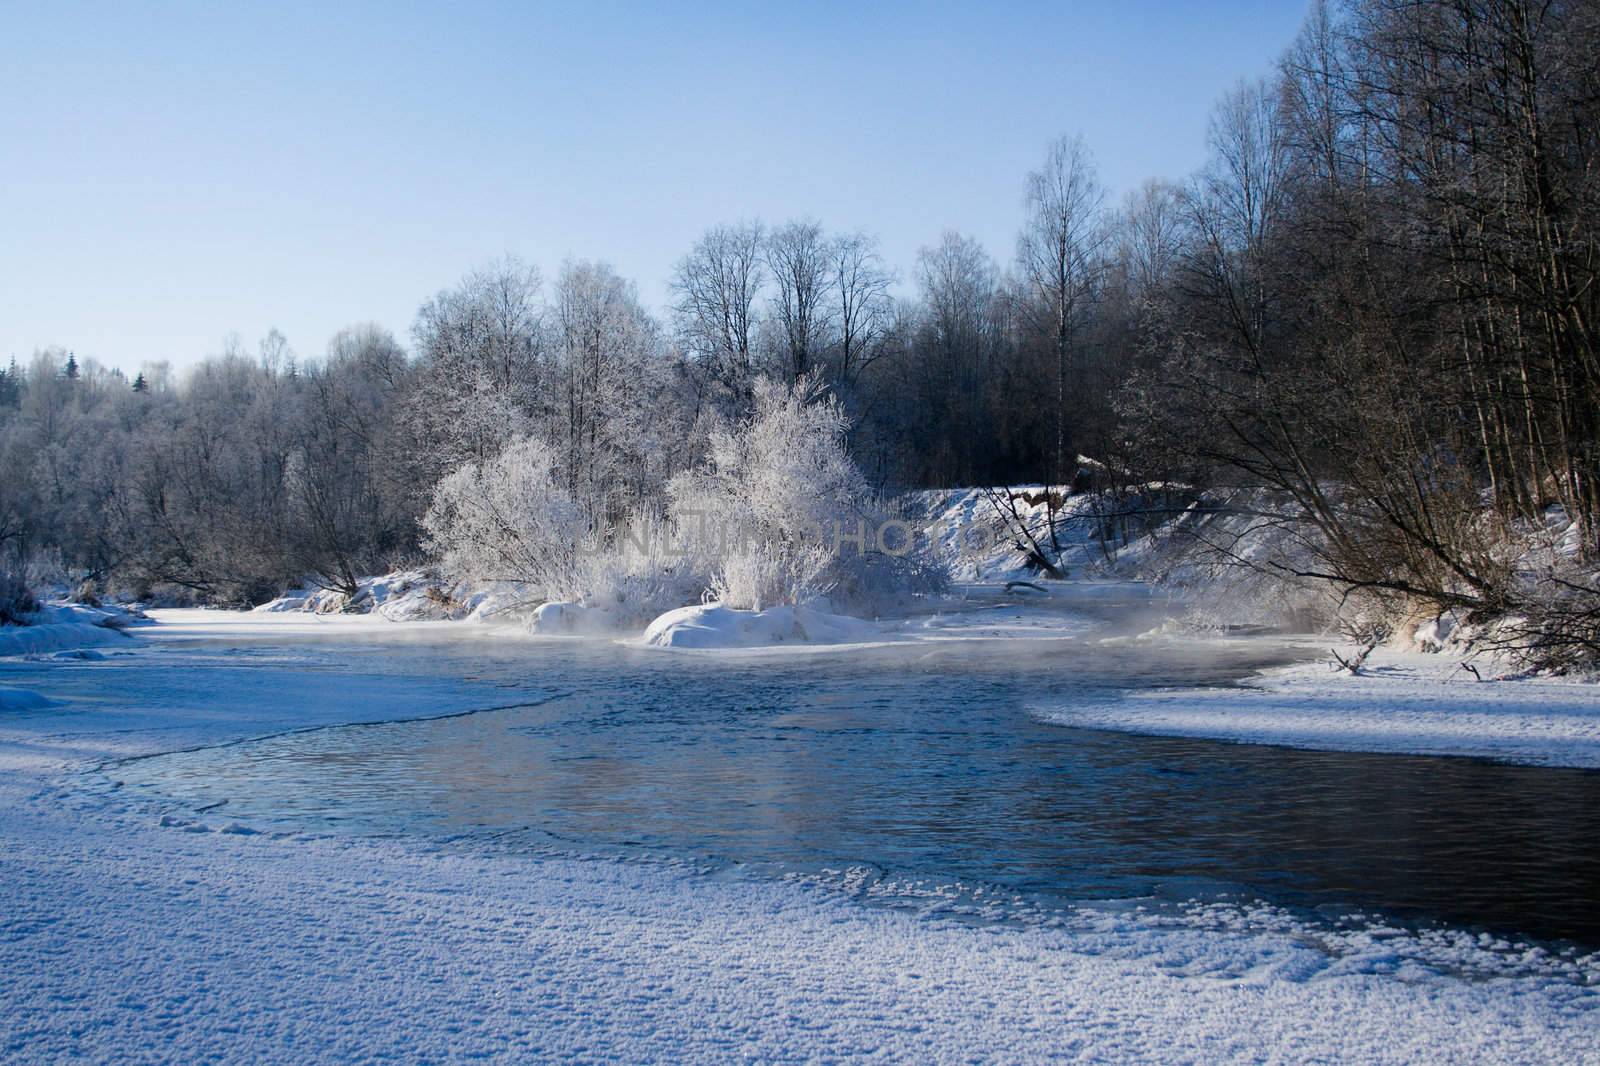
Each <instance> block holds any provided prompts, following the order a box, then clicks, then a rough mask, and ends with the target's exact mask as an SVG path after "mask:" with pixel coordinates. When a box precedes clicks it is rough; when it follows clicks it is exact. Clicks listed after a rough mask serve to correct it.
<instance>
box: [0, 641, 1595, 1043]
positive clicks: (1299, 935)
mask: <svg viewBox="0 0 1600 1066" xmlns="http://www.w3.org/2000/svg"><path fill="white" fill-rule="evenodd" d="M162 621H163V622H164V625H162V626H161V627H158V628H155V629H151V630H147V631H146V634H147V635H146V636H145V637H144V638H141V639H140V640H138V641H129V642H127V643H128V644H129V645H130V646H129V647H128V648H127V649H119V652H120V651H124V650H125V651H126V653H127V657H126V658H124V657H122V656H120V655H119V657H118V659H117V660H116V661H115V662H84V661H72V662H61V663H49V662H46V663H40V662H34V663H29V664H27V666H28V668H29V669H28V671H27V675H28V686H27V687H28V689H29V690H31V691H35V692H37V693H38V694H39V695H41V696H42V697H44V698H47V699H50V700H51V701H52V702H51V703H50V704H49V705H39V704H33V705H28V706H24V705H18V706H15V707H14V708H12V709H9V710H6V711H4V712H3V713H0V849H3V853H4V854H5V855H6V860H5V863H4V864H3V866H0V892H3V894H4V897H5V898H6V899H7V900H8V907H7V909H6V911H5V913H4V915H3V916H0V930H3V932H0V1000H3V1001H4V1002H5V1003H6V1004H7V1019H8V1026H7V1033H6V1035H5V1036H4V1038H3V1042H0V1054H3V1055H4V1056H5V1057H6V1058H10V1059H15V1060H17V1061H30V1062H31V1061H52V1060H60V1059H62V1058H66V1057H70V1056H73V1055H80V1056H86V1057H89V1058H94V1059H127V1058H135V1059H141V1058H142V1059H165V1060H173V1059H188V1060H192V1059H197V1058H216V1059H220V1060H225V1061H297V1062H305V1061H319V1060H334V1059H340V1060H344V1059H349V1058H353V1057H362V1056H393V1057H403V1058H415V1057H424V1058H430V1059H456V1058H467V1057H474V1056H499V1057H520V1058H529V1057H538V1056H544V1057H551V1058H553V1057H562V1058H570V1059H576V1060H600V1061H641V1060H646V1059H661V1058H672V1059H678V1060H707V1059H716V1058H726V1057H730V1056H741V1057H754V1058H758V1059H766V1060H774V1059H780V1060H781V1059H802V1058H804V1059H814V1058H828V1059H832V1058H842V1057H847V1056H867V1057H876V1058H879V1059H885V1060H889V1059H893V1060H907V1059H911V1060H918V1061H930V1062H937V1061H970V1060H981V1059H990V1058H996V1057H1000V1058H1005V1059H1008V1060H1039V1059H1044V1058H1051V1057H1057V1058H1062V1057H1064V1058H1073V1059H1081V1060H1086V1061H1130V1060H1138V1061H1152V1060H1159V1061H1196V1062H1202V1061H1203V1062H1216V1061H1228V1060H1251V1061H1258V1060H1263V1059H1275V1058H1277V1059H1290V1060H1294V1061H1329V1062H1334V1061H1337V1062H1361V1061H1373V1062H1385V1061H1416V1060H1419V1059H1422V1058H1428V1057H1440V1056H1449V1057H1454V1058H1462V1059H1468V1060H1471V1061H1486V1062H1496V1061H1505V1062H1513V1061H1516V1062H1525V1061H1531V1060H1542V1061H1565V1062H1579V1061H1600V1036H1597V1032H1596V1030H1595V1028H1594V1026H1593V1024H1592V1022H1593V1017H1594V1011H1595V1009H1596V1007H1597V1006H1600V1001H1597V999H1596V995H1597V993H1596V990H1595V989H1594V988H1593V987H1592V982H1593V980H1595V979H1596V978H1597V977H1600V962H1597V961H1596V960H1595V959H1593V957H1590V958H1588V959H1581V958H1577V957H1568V958H1559V957H1556V956H1552V955H1547V954H1544V953H1541V952H1538V951H1535V952H1533V953H1532V954H1528V955H1525V956H1522V955H1517V954H1516V953H1512V955H1511V956H1507V955H1506V953H1505V952H1504V950H1503V949H1502V950H1500V951H1498V952H1488V953H1484V951H1483V949H1484V948H1486V947H1491V946H1492V945H1491V943H1490V942H1489V941H1485V942H1483V944H1481V945H1480V944H1479V942H1478V941H1477V940H1476V939H1475V938H1474V937H1472V936H1471V935H1470V934H1465V933H1463V934H1460V935H1459V936H1457V937H1454V938H1449V937H1446V938H1444V939H1438V938H1435V939H1434V940H1433V941H1431V942H1427V943H1424V942H1420V941H1418V940H1417V939H1416V938H1415V937H1413V936H1412V935H1410V934H1406V933H1403V932H1401V931H1398V930H1394V931H1389V932H1384V931H1383V930H1381V929H1365V930H1362V931H1360V932H1358V933H1353V934H1351V935H1350V936H1349V937H1348V938H1346V939H1344V940H1342V941H1340V942H1337V943H1328V942H1326V941H1324V942H1322V943H1320V944H1319V943H1318V942H1317V941H1316V937H1314V936H1312V935H1309V934H1308V930H1307V929H1306V928H1304V927H1302V926H1301V925H1299V924H1298V923H1296V922H1295V921H1294V920H1293V919H1290V918H1288V917H1286V916H1282V915H1276V916H1274V915H1270V914H1268V915H1259V914H1251V913H1248V912H1231V913H1214V914H1210V915H1201V916H1198V917H1197V920H1195V921H1172V920H1170V919H1161V920H1157V919H1155V918H1153V917H1151V916H1146V915H1141V914H1139V913H1137V912H1128V913H1120V914H1117V913H1109V912H1081V913H1067V914H1063V915H1061V916H1058V917H1055V918H1051V919H1048V920H1041V921H1037V922H1031V923H1023V924H1020V925H1017V924H1001V925H996V924H979V925H976V926H974V925H970V924H966V923H964V922H962V921H958V920H955V919H957V918H958V917H959V914H958V912H957V910H956V909H954V908H952V907H949V906H947V905H946V904H947V903H948V901H947V900H945V899H943V898H941V897H940V896H939V895H938V894H937V893H935V894H933V895H930V897H929V898H928V901H927V903H926V905H923V906H920V907H917V908H914V909H911V910H904V909H887V908H883V907H875V906H868V905H864V904H863V903H862V902H861V901H860V900H859V899H857V898H855V890H853V889H852V888H851V883H852V882H851V879H850V878H849V877H841V878H832V879H826V878H825V879H820V880H818V881H813V880H807V879H800V880H792V881H779V882H774V881H762V880H756V881H749V880H742V879H736V880H727V879H724V878H716V877H707V876H704V875H702V874H700V873H698V872H696V871H695V870H694V869H692V868H690V867H687V866H683V865H678V864H675V863H643V862H613V861H607V860H602V859H578V858H556V857H541V856H530V855H527V854H510V853H501V852H498V851H496V850H495V849H494V848H493V847H492V846H483V845H473V846H467V845H464V844H463V845H461V846H459V847H441V846H439V845H437V844H427V843H424V842H422V841H420V840H410V839H406V838H399V839H387V840H370V839H368V840H363V839H348V838H334V837H326V836H320V835H314V834H306V833H298V832H290V833H277V832H265V831H258V829H259V828H260V827H256V826H252V825H250V824H248V823H243V824H241V823H236V822H234V821H232V820H231V819H230V818H228V817H227V816H226V814H225V812H224V811H216V812H211V813H202V814H198V815H196V814H174V813H172V812H170V811H168V810H166V809H164V808H163V807H162V806H161V805H160V804H159V803H153V802H151V801H149V800H146V799H143V798H141V797H139V796H135V795H129V794H127V793H126V792H122V791H111V792H106V791H104V790H103V789H102V788H100V787H99V786H97V785H96V784H95V783H94V782H95V780H96V778H94V777H93V775H89V774H86V770H87V769H88V768H90V767H92V766H93V765H95V764H96V763H98V762H99V761H101V760H103V759H107V758H115V757H121V756H125V755H129V754H134V753H141V752H155V751H165V750H175V749H179V748H184V747H190V746H194V745H197V744H219V743H227V742H229V741H233V740H237V739H241V738H245V737H250V736H258V735H262V734H265V733H271V732H278V731H282V730H285V729H296V728H307V727H315V726H322V725H329V724H335V723H339V722H345V721H352V722H353V721H373V720H382V719H384V718H388V717H394V716H396V715H404V714H407V713H419V712H418V709H419V708H426V712H427V713H430V714H441V713H460V712H464V711H471V710H474V709H482V708H492V707H497V706H506V705H511V704H514V703H516V702H518V701H527V700H530V699H535V700H536V699H538V698H539V689H538V685H539V682H537V681H535V682H531V683H530V684H529V685H528V686H525V687H523V688H519V689H517V690H507V689H505V688H504V687H503V686H497V685H494V684H491V683H487V682H484V681H474V680H468V679H462V678H448V677H434V678H420V677H407V678H393V679H390V680H389V681H387V682H385V681H384V680H383V679H382V678H380V677H377V676H357V677H356V678H354V679H352V675H351V673H349V672H348V671H349V670H359V664H353V665H349V666H348V667H346V668H345V669H344V670H334V669H329V668H327V667H326V666H318V665H317V664H315V663H313V664H311V665H310V667H309V668H308V664H307V661H306V660H305V658H304V657H303V656H302V655H300V654H298V653H297V651H296V646H295V643H294V642H295V641H296V640H298V639H300V638H305V637H310V636H313V635H325V634H326V633H327V631H328V629H329V628H330V627H333V628H335V629H338V630H341V631H345V632H348V633H351V634H360V638H361V639H362V640H370V641H377V642H382V643H385V644H387V643H389V642H393V641H400V642H404V641H406V640H408V639H413V638H414V637H416V636H421V635H424V634H425V635H426V636H427V638H428V639H441V638H443V639H456V636H455V635H460V636H461V637H462V638H464V639H472V637H473V632H472V631H473V630H474V629H475V627H470V626H458V625H455V624H452V623H424V624H421V625H420V626H414V625H412V624H407V625H391V624H385V623H378V622H373V621H368V620H361V619H348V618H335V619H317V618H305V617H303V616H302V617H298V618H278V619H267V620H263V619H262V618H261V617H260V616H254V617H251V616H243V615H229V614H224V613H219V612H185V613H177V614H170V615H163V616H162ZM480 635H481V633H480ZM196 638H199V639H204V640H207V641H221V642H225V644H226V645H227V646H229V647H236V648H237V653H236V654H234V655H230V656H228V658H229V659H230V660H237V663H238V666H237V667H236V668H235V667H230V668H228V669H226V670H219V669H211V670H209V671H201V670H198V669H195V666H196V664H195V662H193V661H190V660H189V659H187V658H186V656H185V652H184V650H183V648H184V644H183V641H186V640H191V639H196ZM213 650H214V648H213ZM51 671H74V672H75V675H74V676H75V681H74V683H73V684H71V685H66V684H63V685H60V686H54V687H52V686H51V685H50V684H49V677H50V672H51ZM94 671H103V672H104V673H103V675H98V676H104V677H106V678H107V679H108V683H107V684H106V685H96V684H94V679H95V677H96V676H97V675H96V674H95V673H94ZM111 678H115V679H116V684H115V685H111V684H110V683H109V679H111ZM6 680H10V678H8V677H7V676H6V672H5V671H4V670H3V668H0V682H4V681H6ZM17 687H18V688H20V687H21V686H17ZM1486 687H1487V686H1486ZM867 894H868V895H870V893H867ZM1480 955H1481V956H1482V957H1481V958H1480ZM1455 967H1464V968H1467V969H1468V970H1471V971H1472V972H1474V973H1476V974H1477V978H1482V977H1483V976H1485V975H1488V976H1491V977H1492V979H1489V980H1482V979H1476V978H1475V979H1472V980H1463V979H1460V978H1458V977H1456V976H1452V975H1451V973H1450V970H1451V969H1452V968H1455Z"/></svg>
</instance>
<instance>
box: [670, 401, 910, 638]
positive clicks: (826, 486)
mask: <svg viewBox="0 0 1600 1066" xmlns="http://www.w3.org/2000/svg"><path fill="white" fill-rule="evenodd" d="M848 429H849V420H848V419H847V418H846V417H845V414H844V411H843V410H842V409H841V407H840V405H839V403H838V401H837V400H836V399H835V398H833V397H832V396H827V395H825V394H824V393H823V390H822V389H821V387H820V386H819V385H818V384H817V383H815V382H813V381H808V380H805V379H802V380H801V381H800V382H798V383H796V384H795V385H793V386H792V387H789V386H784V385H781V384H777V383H774V382H771V381H767V380H764V379H763V380H761V381H758V382H757V383H756V387H755V409H754V413H753V414H752V415H751V416H750V417H749V418H748V419H746V420H744V421H743V422H741V423H739V424H738V425H735V426H732V427H728V428H723V429H719V430H716V431H714V432H713V433H712V435H711V441H710V446H709V458H708V461H707V463H706V464H705V466H704V467H703V468H701V469H699V470H696V471H693V472H691V473H687V474H681V475H679V476H678V477H676V478H674V479H673V480H672V482H671V483H670V485H669V486H668V489H667V492H668V497H669V500H670V516H671V519H672V522H673V523H674V526H675V530H676V533H677V535H678V537H679V538H680V540H681V543H682V545H683V546H684V548H685V549H686V551H687V557H688V558H690V559H691V560H693V562H694V565H695V568H696V569H698V570H700V571H702V572H703V573H704V574H705V575H706V577H707V581H708V591H709V593H710V595H711V596H712V597H713V598H714V599H716V600H717V601H718V602H720V603H722V604H724V605H726V606H730V607H740V608H753V609H756V610H760V609H763V608H766V607H771V606H775V605H778V604H804V603H808V602H812V601H817V600H820V599H822V598H824V597H826V598H828V599H831V600H833V601H835V602H838V603H851V604H855V605H867V604H870V603H871V602H873V601H875V600H877V599H881V598H882V597H884V596H886V595H894V594H899V593H902V592H907V591H922V590H931V589H934V588H937V587H938V586H940V585H941V584H942V577H941V571H939V570H938V569H937V567H935V566H934V565H933V564H931V563H929V562H928V561H927V559H926V558H925V557H923V556H922V555H921V554H919V552H918V550H917V549H918V546H917V545H915V544H914V543H909V542H908V537H909V534H910V529H909V527H903V528H901V529H896V530H893V531H889V532H888V535H887V537H886V538H885V539H886V540H887V541H888V543H887V544H880V543H879V539H880V535H881V534H884V533H885V532H886V526H885V522H886V521H887V518H888V515H887V512H886V511H885V510H884V508H883V507H882V506H881V504H880V502H879V501H878V499H877V497H876V496H875V494H874V493H873V492H872V490H871V488H870V487H869V486H868V484H867V481H866V478H865V477H863V476H862V474H861V471H860V470H859V469H858V468H857V467H856V465H855V463H854V462H853V461H852V460H851V458H850V455H849V452H848V451H847V450H846V448H845V433H846V431H847V430H848ZM885 549H886V550H885Z"/></svg>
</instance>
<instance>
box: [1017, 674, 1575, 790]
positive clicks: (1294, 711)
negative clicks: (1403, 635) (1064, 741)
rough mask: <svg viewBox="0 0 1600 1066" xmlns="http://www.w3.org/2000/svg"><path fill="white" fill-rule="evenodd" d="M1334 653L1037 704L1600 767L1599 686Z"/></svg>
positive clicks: (1167, 730) (1090, 714)
mask: <svg viewBox="0 0 1600 1066" xmlns="http://www.w3.org/2000/svg"><path fill="white" fill-rule="evenodd" d="M1335 667H1337V664H1336V663H1334V662H1333V660H1332V658H1331V656H1330V657H1327V658H1324V659H1322V660H1319V661H1315V662H1309V663H1304V664H1301V665H1298V666H1291V667H1285V668H1282V669H1277V670H1270V671H1267V672H1265V673H1263V674H1261V675H1259V676H1257V677H1255V678H1253V679H1251V680H1249V681H1248V682H1246V683H1245V684H1244V685H1243V686H1241V687H1230V688H1213V689H1172V690H1167V691H1143V692H1133V693H1129V694H1127V695H1126V696H1125V697H1124V698H1120V699H1116V700H1111V701H1107V702H1105V703H1101V704H1084V703H1075V704H1073V705H1072V706H1062V707H1052V706H1044V707H1040V708H1038V709H1037V710H1038V713H1039V714H1040V715H1042V716H1043V717H1045V718H1047V719H1049V720H1051V721H1056V722H1060V723H1062V724H1063V725H1073V726H1086V727H1090V728H1096V729H1113V730H1121V731H1124V732H1134V733H1149V734H1154V735H1158V736H1184V737H1203V738H1207V739H1212V740H1232V741H1239V742H1241V743H1251V744H1277V745H1282V746H1285V747H1293V748H1310V749H1313V750H1317V751H1365V752H1387V753H1394V754H1407V755H1455V756H1469V757H1475V758H1486V759H1497V760H1500V761H1503V762H1513V763H1524V764H1528V765H1535V766H1572V767H1583V768H1589V769H1595V768H1600V686H1597V685H1596V684H1595V683H1594V682H1593V681H1589V680H1576V679H1565V678H1540V677H1522V676H1509V677H1508V676H1501V675H1500V674H1499V672H1498V670H1497V669H1496V668H1495V667H1494V666H1493V665H1492V664H1491V663H1489V662H1480V663H1478V664H1470V663H1468V664H1463V662H1462V660H1460V659H1458V658H1455V657H1452V656H1450V655H1445V654H1423V653H1419V652H1403V651H1396V650H1392V649H1379V650H1377V651H1375V652H1374V653H1373V654H1372V656H1371V658H1369V659H1368V661H1367V663H1366V665H1365V666H1364V667H1363V669H1362V672H1361V673H1360V674H1359V675H1354V676H1353V675H1351V674H1349V673H1348V672H1346V671H1344V670H1340V669H1335Z"/></svg>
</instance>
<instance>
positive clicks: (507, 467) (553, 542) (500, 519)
mask: <svg viewBox="0 0 1600 1066" xmlns="http://www.w3.org/2000/svg"><path fill="white" fill-rule="evenodd" d="M587 515H588V509H587V508H585V507H584V506H583V504H582V503H581V502H580V501H579V500H577V499H576V498H574V497H573V495H572V494H571V493H570V492H569V491H568V490H567V488H566V487H565V486H564V484H563V483H562V478H561V469H560V465H559V457H558V452H557V450H556V449H555V448H554V447H552V446H551V445H550V444H548V443H547V442H545V441H543V440H541V439H539V438H537V437H531V436H528V437H521V438H519V439H517V440H515V441H513V442H512V444H511V445H510V446H509V447H507V448H506V449H505V451H503V452H502V453H501V454H500V455H499V456H497V457H495V458H494V459H490V460H487V461H485V462H482V463H473V462H469V463H466V464H464V465H462V466H461V467H459V468H458V469H456V470H455V471H454V472H453V473H450V474H448V475H446V476H445V477H444V478H443V479H442V480H441V481H440V482H439V486H438V488H437V489H435V491H434V496H433V505H432V506H431V507H430V508H429V509H428V512H427V514H426V515H424V516H423V520H422V525H423V530H424V532H425V534H426V537H427V546H428V547H429V549H430V550H432V551H433V552H435V553H436V554H437V555H438V558H439V565H440V567H441V569H443V570H444V571H445V572H446V573H447V574H450V575H451V576H452V577H456V578H463V579H466V580H469V581H506V582H512V583H515V584H519V585H523V586H526V587H527V588H528V589H529V591H530V592H532V593H534V594H536V596H537V597H538V598H541V599H545V600H559V601H566V602H575V603H582V604H583V605H584V606H586V607H593V608H599V609H603V610H605V611H607V612H609V613H610V614H611V615H612V616H613V617H614V619H615V620H616V621H617V622H619V623H628V622H635V621H640V620H648V619H649V618H651V617H654V616H655V615H656V614H658V613H660V612H661V611H663V610H667V609H668V608H671V607H677V606H681V605H682V604H683V603H684V602H685V600H686V599H687V598H692V597H693V596H695V595H697V594H698V590H699V587H700V586H701V585H703V582H701V581H697V579H696V578H695V576H694V575H693V574H691V573H690V572H689V569H688V565H687V561H686V560H684V559H682V558H672V557H668V556H666V555H664V554H663V552H662V550H661V549H662V545H661V544H660V543H659V542H658V541H657V540H655V539H653V538H645V537H641V538H638V539H637V540H633V539H629V538H626V537H619V536H617V535H616V533H615V531H613V530H609V529H606V528H602V527H598V526H596V525H595V523H594V522H593V521H592V520H590V519H589V518H588V517H587Z"/></svg>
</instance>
